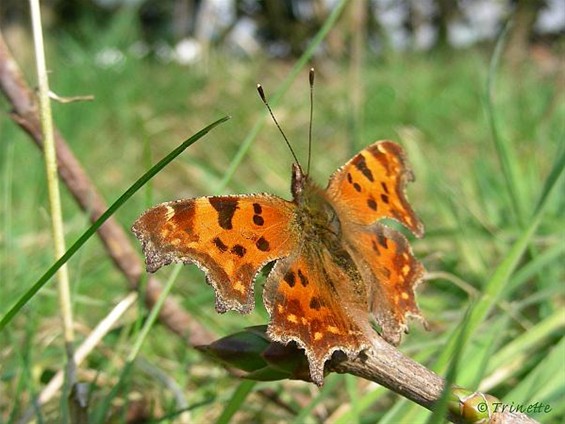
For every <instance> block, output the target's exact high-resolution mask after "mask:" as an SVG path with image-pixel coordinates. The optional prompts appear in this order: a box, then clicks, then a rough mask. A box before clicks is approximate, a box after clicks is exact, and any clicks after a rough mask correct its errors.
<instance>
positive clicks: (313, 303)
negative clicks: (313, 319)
mask: <svg viewBox="0 0 565 424" xmlns="http://www.w3.org/2000/svg"><path fill="white" fill-rule="evenodd" d="M310 308H311V309H315V310H316V311H319V310H320V309H321V308H322V303H321V302H320V299H318V298H317V297H315V296H312V299H310Z"/></svg>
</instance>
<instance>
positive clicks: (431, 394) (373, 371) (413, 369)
mask: <svg viewBox="0 0 565 424" xmlns="http://www.w3.org/2000/svg"><path fill="white" fill-rule="evenodd" d="M365 353H366V354H365V355H362V356H360V357H359V358H358V359H355V360H346V361H336V360H334V361H332V362H331V363H330V369H331V370H332V371H335V372H338V373H343V374H352V375H355V376H357V377H361V378H364V379H367V380H370V381H373V382H375V383H378V384H380V385H381V386H384V387H387V388H388V389H390V390H392V391H394V392H395V393H398V394H399V395H402V396H404V397H405V398H407V399H410V400H411V401H413V402H416V403H417V404H419V405H421V406H423V407H424V408H426V409H429V410H433V408H434V404H435V403H436V402H437V401H438V400H439V399H440V397H441V395H442V391H443V390H444V384H445V382H444V380H443V378H441V377H440V376H438V375H437V374H436V373H434V372H433V371H431V370H429V369H428V368H426V367H424V366H423V365H421V364H419V363H417V362H416V361H414V360H412V359H411V358H409V357H407V356H405V355H404V354H403V353H402V352H400V351H399V350H398V349H397V348H395V347H394V346H392V345H390V344H389V343H387V342H385V341H384V340H383V339H382V338H380V337H374V338H373V347H372V349H369V350H367V351H366V352H365ZM490 398H491V399H492V397H490ZM460 399H461V398H460ZM464 400H465V399H461V402H463V401H464ZM448 419H449V420H450V421H451V422H454V423H465V422H468V421H465V420H464V419H463V418H462V417H461V416H459V415H455V414H453V413H450V414H449V416H448ZM489 422H492V423H505V424H533V423H537V421H535V420H533V419H532V418H530V417H528V416H526V415H524V414H521V413H518V412H509V411H508V409H506V410H505V411H504V412H495V413H493V414H492V415H491V416H490V421H489Z"/></svg>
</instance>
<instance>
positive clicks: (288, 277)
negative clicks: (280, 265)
mask: <svg viewBox="0 0 565 424" xmlns="http://www.w3.org/2000/svg"><path fill="white" fill-rule="evenodd" d="M283 280H284V281H285V282H286V283H287V284H288V285H289V287H294V285H295V284H296V277H295V275H294V272H292V271H288V272H287V273H286V274H285V275H284V277H283Z"/></svg>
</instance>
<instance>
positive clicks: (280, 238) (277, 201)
mask: <svg viewBox="0 0 565 424" xmlns="http://www.w3.org/2000/svg"><path fill="white" fill-rule="evenodd" d="M294 209H295V205H294V204H293V203H291V202H288V201H286V200H283V199H281V198H278V197H276V196H271V195H267V194H259V195H248V196H218V197H201V198H197V199H187V200H179V201H175V202H168V203H163V204H161V205H158V206H156V207H154V208H152V209H150V210H148V211H147V212H145V213H144V214H143V215H142V216H141V217H139V219H138V220H137V221H136V222H135V224H134V225H133V228H132V229H133V232H134V233H135V235H136V236H137V237H138V238H139V240H140V241H141V242H142V246H143V251H144V253H145V257H146V263H147V270H148V271H150V272H155V271H156V270H157V269H159V268H160V267H161V266H163V265H167V264H170V263H172V262H184V263H195V264H197V265H198V266H199V267H200V268H202V269H203V270H204V271H205V272H206V275H207V278H208V281H209V283H210V284H212V286H213V287H214V288H215V289H216V306H217V309H218V310H219V311H222V312H223V311H226V310H230V309H235V310H238V311H240V312H249V311H250V310H251V309H252V307H253V279H254V277H255V275H256V274H257V272H258V271H259V270H260V269H261V268H262V267H263V266H264V265H265V264H266V263H267V262H270V261H273V260H275V259H278V258H282V257H285V256H288V255H290V253H291V252H292V251H293V250H294V249H295V248H296V243H297V240H296V239H295V238H293V236H294V235H295V234H296V231H295V230H294V229H293V225H294V219H293V218H294Z"/></svg>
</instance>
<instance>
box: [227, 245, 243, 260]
mask: <svg viewBox="0 0 565 424" xmlns="http://www.w3.org/2000/svg"><path fill="white" fill-rule="evenodd" d="M230 252H231V253H233V254H234V255H237V256H239V257H240V258H243V257H244V256H245V254H246V253H247V249H246V248H245V247H243V246H242V245H241V244H235V245H234V246H233V247H232V248H231V250H230Z"/></svg>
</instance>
